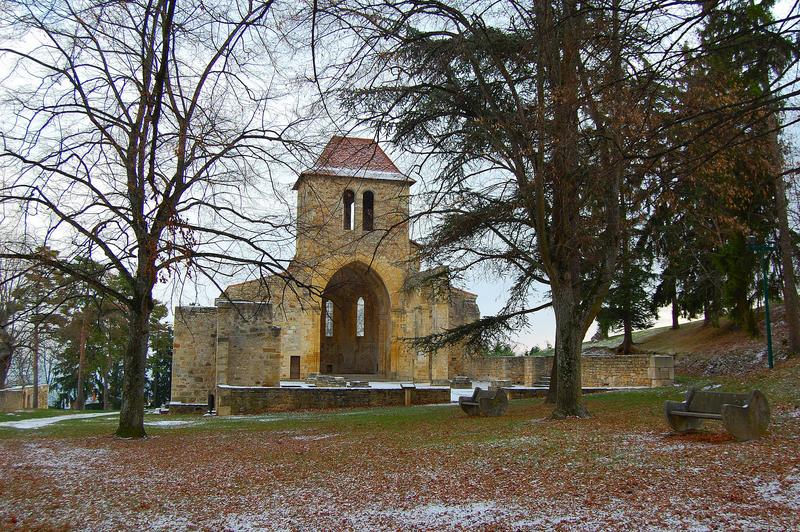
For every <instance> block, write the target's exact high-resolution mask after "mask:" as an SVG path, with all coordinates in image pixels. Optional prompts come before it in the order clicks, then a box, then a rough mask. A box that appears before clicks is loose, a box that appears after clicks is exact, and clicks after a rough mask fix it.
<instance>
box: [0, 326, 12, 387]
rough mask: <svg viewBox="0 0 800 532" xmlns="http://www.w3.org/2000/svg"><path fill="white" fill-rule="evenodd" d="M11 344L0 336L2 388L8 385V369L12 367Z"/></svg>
mask: <svg viewBox="0 0 800 532" xmlns="http://www.w3.org/2000/svg"><path fill="white" fill-rule="evenodd" d="M11 353H12V350H11V345H10V342H9V343H6V341H5V340H4V339H3V338H0V390H2V389H3V388H5V387H6V379H8V371H9V370H10V369H11Z"/></svg>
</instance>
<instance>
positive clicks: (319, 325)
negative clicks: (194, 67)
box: [172, 137, 480, 410]
mask: <svg viewBox="0 0 800 532" xmlns="http://www.w3.org/2000/svg"><path fill="white" fill-rule="evenodd" d="M413 183H414V181H413V180H411V179H409V178H408V177H407V176H405V175H404V174H403V173H402V172H400V171H399V170H398V168H397V167H396V166H395V165H394V163H393V162H392V161H391V160H390V159H389V157H388V156H387V155H386V154H385V153H384V152H383V150H382V149H381V148H380V146H378V144H377V143H375V142H374V141H372V140H369V139H359V138H349V137H333V138H332V139H331V140H330V142H329V143H328V144H327V146H326V147H325V149H324V150H323V152H322V154H321V155H320V157H319V158H318V160H317V162H316V163H315V164H314V166H313V167H312V168H310V169H308V170H306V171H304V172H302V173H301V174H300V177H299V179H298V180H297V182H296V183H295V184H294V187H293V188H294V190H295V191H296V193H297V222H296V223H297V240H296V253H295V257H294V259H293V260H292V261H291V263H290V265H289V267H288V271H289V272H290V273H291V276H292V277H293V278H294V279H295V280H296V281H297V282H296V283H291V282H289V283H287V280H286V279H284V278H282V277H278V276H273V277H268V278H263V279H258V280H254V281H249V282H245V283H241V284H235V285H232V286H229V287H228V288H227V289H226V290H225V292H224V294H222V296H221V297H220V298H218V299H217V300H216V301H215V305H214V306H213V307H197V306H184V307H178V308H177V309H176V311H175V343H174V355H173V367H172V401H173V403H184V404H200V403H206V401H207V399H208V397H209V396H210V395H214V396H216V397H217V404H218V407H219V408H220V409H221V410H222V409H224V407H225V398H226V396H227V395H230V393H232V392H230V391H228V390H231V389H235V388H234V387H253V388H256V387H276V386H279V385H280V381H281V380H299V379H305V378H307V377H308V376H309V375H313V374H327V375H345V376H349V377H353V378H358V379H363V380H392V381H407V382H425V383H445V384H446V382H447V380H448V379H449V378H450V376H451V370H452V365H453V364H455V363H456V360H457V359H458V358H459V357H458V356H456V349H457V348H456V347H451V348H448V349H442V350H439V351H437V352H436V353H422V352H416V351H415V350H414V349H413V347H412V345H411V343H410V342H409V340H410V339H413V338H419V337H423V336H427V335H429V334H431V333H433V332H437V331H442V330H444V329H447V328H451V327H455V326H458V325H461V324H464V323H468V322H471V321H474V320H477V319H478V318H479V317H480V313H479V310H478V306H477V303H476V301H475V300H476V297H477V296H476V295H475V294H472V293H470V292H466V291H464V290H460V289H458V288H455V287H453V286H450V285H449V284H448V283H447V282H446V281H441V280H437V281H435V282H432V283H430V282H425V280H426V279H428V278H429V277H431V272H425V271H421V268H420V264H419V262H418V260H416V258H415V257H416V254H415V251H416V247H417V244H415V243H414V242H413V241H412V240H411V239H410V238H409V225H408V217H409V198H410V187H411V185H412V184H413ZM301 286H314V287H318V290H319V291H320V292H321V297H320V296H319V295H313V294H311V293H309V291H308V290H305V289H302V288H301Z"/></svg>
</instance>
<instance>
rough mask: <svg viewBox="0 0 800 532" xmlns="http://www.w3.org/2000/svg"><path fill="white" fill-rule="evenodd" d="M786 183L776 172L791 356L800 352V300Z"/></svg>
mask: <svg viewBox="0 0 800 532" xmlns="http://www.w3.org/2000/svg"><path fill="white" fill-rule="evenodd" d="M786 203H787V202H786V183H784V181H783V177H781V176H780V175H779V174H778V173H777V172H776V174H775V207H776V209H777V211H778V237H779V238H778V246H779V251H780V257H781V267H782V269H783V309H784V312H785V316H784V321H785V323H786V329H787V332H788V336H789V356H797V355H798V354H800V302H798V297H797V281H796V279H795V276H794V266H793V264H792V236H791V232H790V231H789V215H788V212H787V211H788V207H787V205H786Z"/></svg>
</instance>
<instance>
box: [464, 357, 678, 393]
mask: <svg viewBox="0 0 800 532" xmlns="http://www.w3.org/2000/svg"><path fill="white" fill-rule="evenodd" d="M552 364H553V357H528V356H525V357H482V358H464V359H463V361H462V363H461V366H460V369H461V370H462V372H463V374H464V375H467V376H469V377H472V378H473V379H476V380H483V381H488V380H495V379H497V380H510V381H511V382H512V383H514V384H522V385H524V386H532V385H533V383H534V382H536V381H537V380H539V379H541V378H542V377H549V376H550V371H551V368H552ZM674 380H675V369H674V360H673V357H672V356H671V355H626V356H619V355H608V356H599V355H592V356H584V357H582V358H581V383H582V385H583V386H585V387H614V388H616V387H627V386H652V387H655V386H670V385H672V383H673V382H674Z"/></svg>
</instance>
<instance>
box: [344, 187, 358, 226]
mask: <svg viewBox="0 0 800 532" xmlns="http://www.w3.org/2000/svg"><path fill="white" fill-rule="evenodd" d="M342 202H343V203H344V219H343V220H342V227H343V228H344V229H345V230H346V231H352V230H353V229H355V228H356V226H355V220H356V195H355V194H354V193H353V191H352V190H345V191H344V194H342Z"/></svg>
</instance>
